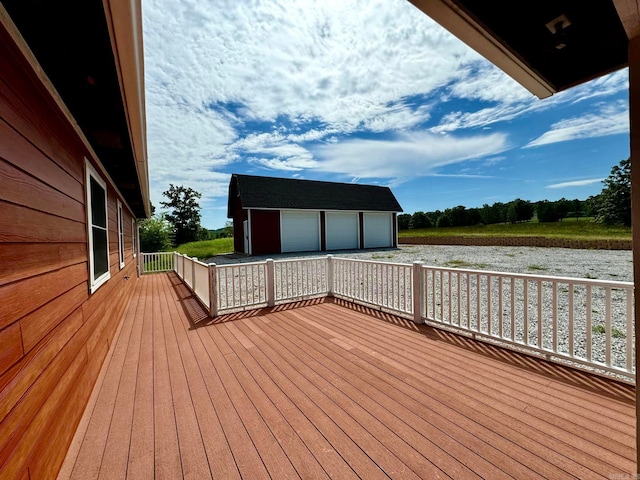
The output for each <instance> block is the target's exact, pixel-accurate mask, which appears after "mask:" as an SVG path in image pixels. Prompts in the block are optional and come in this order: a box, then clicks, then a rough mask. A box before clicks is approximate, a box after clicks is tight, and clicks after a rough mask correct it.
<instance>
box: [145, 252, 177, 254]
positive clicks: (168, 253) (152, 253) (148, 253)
mask: <svg viewBox="0 0 640 480" xmlns="http://www.w3.org/2000/svg"><path fill="white" fill-rule="evenodd" d="M174 253H175V252H142V255H173V254H174ZM178 255H180V254H178Z"/></svg>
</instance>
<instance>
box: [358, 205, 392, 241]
mask: <svg viewBox="0 0 640 480" xmlns="http://www.w3.org/2000/svg"><path fill="white" fill-rule="evenodd" d="M391 219H392V216H391V213H365V214H364V248H380V247H391V246H393V241H392V238H391V236H392V235H393V228H392V226H391Z"/></svg>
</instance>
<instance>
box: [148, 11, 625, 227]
mask: <svg viewBox="0 0 640 480" xmlns="http://www.w3.org/2000/svg"><path fill="white" fill-rule="evenodd" d="M143 14H144V22H143V25H144V47H145V77H146V103H147V134H148V154H149V170H150V187H151V200H152V202H153V204H154V205H155V206H156V207H159V206H160V202H161V201H162V200H164V199H163V197H162V192H163V191H164V190H166V189H167V188H168V186H169V184H170V183H173V184H174V185H184V186H188V187H191V188H194V189H196V190H197V191H199V192H201V193H202V199H201V201H200V205H201V207H202V211H201V214H202V225H203V226H205V227H207V228H219V227H222V226H224V223H225V221H226V220H227V218H226V211H227V210H226V208H227V191H228V185H229V179H230V176H231V174H232V173H246V174H253V175H267V176H278V177H290V178H303V179H310V180H327V181H338V182H359V183H366V184H377V185H387V186H389V187H391V189H392V190H393V192H394V194H395V195H396V197H397V198H398V201H399V202H400V204H401V205H402V207H403V209H404V211H405V212H407V213H413V212H415V211H418V210H423V211H432V210H437V209H440V210H443V209H445V208H448V207H454V206H457V205H465V206H466V207H480V206H482V205H483V204H485V203H488V204H492V203H494V202H498V201H500V202H508V201H510V200H513V199H515V198H522V199H525V200H531V201H537V200H542V199H549V200H556V199H559V198H562V197H565V198H569V199H574V198H579V199H585V198H587V197H588V196H590V195H594V194H597V193H599V192H600V190H601V189H602V183H601V181H602V179H604V178H605V177H606V176H607V175H608V174H609V172H610V170H611V167H612V166H613V165H615V164H617V163H618V162H619V161H620V160H622V159H624V158H627V157H628V156H629V119H628V72H627V70H626V69H624V70H620V71H618V72H614V73H612V74H610V75H608V76H605V77H602V78H600V79H597V80H594V81H592V82H589V83H586V84H583V85H580V86H577V87H575V88H573V89H571V90H568V91H566V92H563V93H560V94H557V95H554V96H552V97H550V98H547V99H544V100H538V99H537V98H536V97H534V96H533V95H531V94H530V93H529V92H528V91H527V90H525V89H524V88H523V87H521V86H520V85H519V84H517V83H516V82H515V81H514V80H512V79H511V78H510V77H508V76H507V75H506V74H504V73H503V72H502V71H500V70H499V69H497V68H496V67H494V66H493V65H491V63H489V62H488V61H486V60H485V59H484V58H482V57H481V56H480V55H478V54H477V53H476V52H474V51H473V50H471V49H470V48H468V47H467V46H466V45H464V44H463V43H461V42H460V41H458V40H457V39H456V38H455V37H453V36H452V35H451V34H449V33H448V32H447V31H445V30H444V29H443V28H441V27H440V26H439V25H438V24H436V23H435V22H434V21H433V20H431V19H430V18H429V17H427V16H426V15H424V14H423V13H422V12H420V11H419V10H418V9H416V8H415V7H414V6H413V5H411V4H410V3H409V2H408V1H407V0H371V1H369V0H336V1H327V0H325V1H318V2H313V1H311V0H268V1H253V2H249V1H244V0H235V1H223V0H215V1H214V0H145V2H143Z"/></svg>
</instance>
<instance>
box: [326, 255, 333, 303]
mask: <svg viewBox="0 0 640 480" xmlns="http://www.w3.org/2000/svg"><path fill="white" fill-rule="evenodd" d="M327 296H328V297H333V255H331V254H329V255H327Z"/></svg>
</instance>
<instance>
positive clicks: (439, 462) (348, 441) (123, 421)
mask: <svg viewBox="0 0 640 480" xmlns="http://www.w3.org/2000/svg"><path fill="white" fill-rule="evenodd" d="M137 282H138V283H137V286H136V294H135V295H134V299H133V300H132V302H131V304H130V306H129V308H128V311H127V314H126V316H125V319H124V322H123V325H122V327H121V330H120V332H119V335H118V336H117V340H116V343H115V345H114V347H113V349H112V354H111V356H110V358H108V360H107V361H106V362H105V366H104V371H103V374H102V378H103V380H102V382H101V383H99V384H98V385H97V386H96V391H95V393H94V397H93V402H92V403H91V404H90V405H89V407H88V408H87V411H86V412H85V417H84V419H83V421H82V423H81V425H83V428H81V429H79V430H78V432H77V434H76V441H75V442H74V447H72V449H71V450H70V451H69V454H68V457H67V460H66V462H65V465H64V467H63V470H62V472H61V476H60V477H59V478H61V479H69V478H81V479H83V480H85V479H90V478H97V477H98V476H99V475H103V476H107V477H109V478H124V477H125V476H126V477H127V478H153V476H154V472H155V474H156V477H158V476H163V477H168V478H183V477H187V476H191V477H192V478H210V477H214V478H215V477H222V478H240V477H243V478H269V477H271V478H287V477H289V478H329V477H333V478H345V479H346V478H367V479H373V478H389V477H391V478H416V479H417V478H440V477H448V476H451V477H458V478H480V477H484V478H527V479H532V478H558V479H560V478H575V477H578V478H611V476H613V475H616V474H620V475H622V474H630V473H631V472H633V471H634V469H635V463H634V461H635V448H634V446H635V443H634V442H635V417H634V398H635V397H634V393H633V387H630V386H627V385H624V384H620V383H617V382H615V381H612V380H608V379H604V378H601V377H594V376H591V375H589V374H586V373H581V372H577V371H575V370H571V369H567V368H565V367H563V366H559V365H554V364H549V363H546V362H544V361H540V360H538V359H534V358H531V357H528V356H522V355H520V354H518V353H515V352H511V351H506V350H501V349H499V348H496V347H492V346H490V345H487V344H482V343H476V342H474V341H473V340H470V339H465V338H463V337H459V336H456V335H453V334H448V333H445V332H440V331H436V330H433V329H431V328H428V327H425V326H416V325H414V324H412V323H410V322H408V321H406V320H402V319H399V318H397V317H394V316H392V315H388V314H384V313H380V312H376V311H372V310H369V309H367V308H364V307H356V306H353V305H351V304H348V303H341V302H340V301H337V300H336V302H335V303H331V302H327V303H314V302H308V303H307V304H306V305H305V306H304V307H303V308H295V307H291V306H280V307H275V308H274V309H273V310H272V311H269V312H267V311H251V312H246V313H244V314H237V315H235V316H227V317H219V318H218V319H216V321H215V323H210V322H211V320H210V319H207V318H206V315H205V314H204V312H203V311H202V309H201V308H200V306H199V304H198V303H197V301H196V300H195V299H194V298H193V297H190V296H189V295H190V294H189V292H188V290H187V289H186V287H185V286H184V285H182V284H181V283H180V280H179V279H178V278H177V277H176V276H175V274H173V273H170V274H157V275H149V276H144V277H142V278H140V279H139V280H138V281H137ZM298 307H301V305H298Z"/></svg>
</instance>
